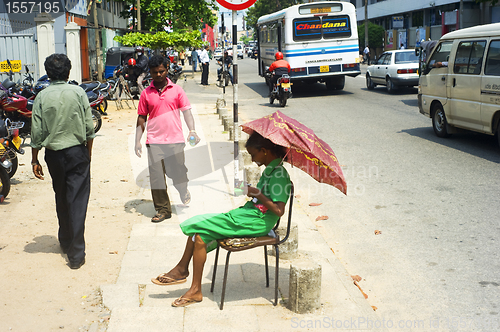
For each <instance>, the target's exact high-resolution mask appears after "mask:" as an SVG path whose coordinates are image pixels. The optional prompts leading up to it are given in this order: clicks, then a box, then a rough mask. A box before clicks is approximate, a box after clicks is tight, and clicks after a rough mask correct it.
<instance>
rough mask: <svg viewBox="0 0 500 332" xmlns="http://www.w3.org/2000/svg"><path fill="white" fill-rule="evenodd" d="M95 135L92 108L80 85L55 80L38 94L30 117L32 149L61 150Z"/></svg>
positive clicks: (79, 143) (81, 142)
mask: <svg viewBox="0 0 500 332" xmlns="http://www.w3.org/2000/svg"><path fill="white" fill-rule="evenodd" d="M94 137H95V133H94V124H93V121H92V110H91V108H90V105H89V100H88V98H87V94H86V93H85V91H84V90H83V89H82V88H81V87H79V86H76V85H72V84H67V83H66V82H64V81H54V82H52V83H51V84H50V85H49V86H48V87H47V88H46V89H44V90H42V91H40V93H38V95H37V96H36V98H35V101H34V103H33V114H32V119H31V143H30V145H31V147H32V148H35V149H41V148H42V147H45V148H47V149H50V150H54V151H58V150H62V149H66V148H69V147H72V146H76V145H81V144H83V143H84V142H86V141H88V140H90V139H93V138H94Z"/></svg>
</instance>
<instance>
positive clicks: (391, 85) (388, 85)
mask: <svg viewBox="0 0 500 332" xmlns="http://www.w3.org/2000/svg"><path fill="white" fill-rule="evenodd" d="M385 83H386V86H385V87H386V88H387V92H389V93H394V91H395V90H396V89H397V88H396V85H394V83H393V82H392V80H391V78H390V77H387V78H386V79H385Z"/></svg>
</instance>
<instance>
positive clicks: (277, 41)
mask: <svg viewBox="0 0 500 332" xmlns="http://www.w3.org/2000/svg"><path fill="white" fill-rule="evenodd" d="M257 26H258V27H257V32H258V33H257V36H258V47H259V57H258V61H259V75H261V76H264V74H265V69H266V67H269V66H271V64H272V63H273V62H274V54H275V53H276V52H278V51H281V52H282V53H283V55H284V58H285V60H287V61H288V62H289V63H290V66H291V67H292V71H291V73H290V77H291V79H292V81H309V82H325V83H326V86H327V88H328V89H332V90H342V89H343V88H344V84H345V76H351V77H356V76H357V75H359V74H360V73H361V72H360V66H359V43H358V29H357V24H356V10H355V7H354V5H352V4H351V3H349V2H341V1H335V2H333V1H328V2H326V1H325V2H314V3H309V4H301V5H295V6H292V7H289V8H285V9H283V10H280V11H278V12H276V13H272V14H269V15H265V16H262V17H260V18H259V20H258V21H257Z"/></svg>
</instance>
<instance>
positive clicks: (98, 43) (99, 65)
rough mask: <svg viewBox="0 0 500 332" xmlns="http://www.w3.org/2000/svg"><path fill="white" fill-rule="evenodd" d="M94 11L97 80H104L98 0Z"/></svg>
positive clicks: (94, 4) (95, 2)
mask: <svg viewBox="0 0 500 332" xmlns="http://www.w3.org/2000/svg"><path fill="white" fill-rule="evenodd" d="M93 6H94V7H93V8H94V10H93V12H94V26H95V27H96V30H95V51H96V64H97V80H98V81H101V80H102V60H101V39H100V31H99V21H98V20H97V0H94V3H93Z"/></svg>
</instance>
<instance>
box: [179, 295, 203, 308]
mask: <svg viewBox="0 0 500 332" xmlns="http://www.w3.org/2000/svg"><path fill="white" fill-rule="evenodd" d="M201 301H203V300H194V299H189V298H187V297H182V296H181V297H179V298H178V299H176V300H175V301H174V302H172V307H186V306H188V305H190V304H193V303H198V302H201Z"/></svg>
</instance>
